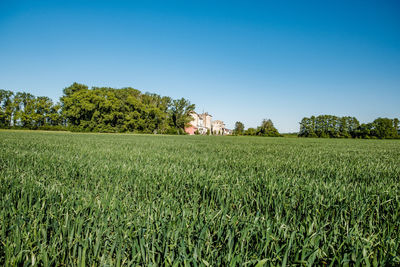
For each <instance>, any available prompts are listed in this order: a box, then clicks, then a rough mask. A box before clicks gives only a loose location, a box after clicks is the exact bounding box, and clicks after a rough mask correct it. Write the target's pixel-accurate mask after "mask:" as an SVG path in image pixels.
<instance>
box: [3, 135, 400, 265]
mask: <svg viewBox="0 0 400 267" xmlns="http://www.w3.org/2000/svg"><path fill="white" fill-rule="evenodd" d="M399 226H400V142H399V141H396V140H393V141H390V140H331V139H297V138H258V137H205V136H151V135H129V134H125V135H123V134H121V135H120V134H76V133H65V132H64V133H48V132H23V131H14V132H12V131H0V265H5V264H8V265H10V266H14V265H18V264H21V263H25V264H26V265H31V264H39V265H66V266H70V265H82V264H83V263H86V264H87V265H89V266H98V265H104V264H106V265H107V264H108V265H137V264H139V265H173V264H176V263H178V264H180V265H183V264H187V265H188V266H196V265H212V266H218V265H238V266H239V265H250V266H253V265H256V264H257V263H260V264H262V263H265V264H266V265H285V264H287V265H291V264H298V265H312V264H325V263H326V264H332V265H345V264H350V265H353V264H362V265H368V264H370V265H375V264H383V265H384V264H386V265H390V264H392V265H398V264H400V245H399V244H400V240H399V236H400V234H399Z"/></svg>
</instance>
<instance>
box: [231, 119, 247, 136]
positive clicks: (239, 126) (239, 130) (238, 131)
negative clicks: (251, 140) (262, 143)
mask: <svg viewBox="0 0 400 267" xmlns="http://www.w3.org/2000/svg"><path fill="white" fill-rule="evenodd" d="M233 134H234V135H243V134H244V124H243V123H242V122H240V121H237V122H236V123H235V129H233Z"/></svg>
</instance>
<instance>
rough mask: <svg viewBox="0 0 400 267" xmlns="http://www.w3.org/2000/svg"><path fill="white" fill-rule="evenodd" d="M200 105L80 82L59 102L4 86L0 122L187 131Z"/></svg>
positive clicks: (106, 129) (20, 125) (7, 125)
mask: <svg viewBox="0 0 400 267" xmlns="http://www.w3.org/2000/svg"><path fill="white" fill-rule="evenodd" d="M194 109H195V105H194V104H191V103H190V102H189V101H188V100H186V99H184V98H181V99H172V98H171V97H167V96H160V95H157V94H151V93H142V92H141V91H139V90H137V89H134V88H130V87H128V88H122V89H115V88H110V87H92V88H90V89H89V87H88V86H86V85H84V84H79V83H74V84H72V85H71V86H69V87H67V88H65V89H64V90H63V96H62V97H61V98H60V102H59V103H53V101H52V100H51V99H50V98H48V97H35V96H33V95H31V94H29V93H24V92H17V93H13V92H12V91H6V90H0V127H1V128H16V127H18V128H27V129H67V130H72V131H87V132H138V133H165V134H183V133H184V128H185V125H186V124H187V123H188V122H189V121H190V112H192V111H194Z"/></svg>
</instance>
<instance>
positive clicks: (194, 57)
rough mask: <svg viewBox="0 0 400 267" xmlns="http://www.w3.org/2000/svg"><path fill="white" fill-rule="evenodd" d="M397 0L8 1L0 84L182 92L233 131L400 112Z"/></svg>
mask: <svg viewBox="0 0 400 267" xmlns="http://www.w3.org/2000/svg"><path fill="white" fill-rule="evenodd" d="M399 14H400V1H383V0H379V1H367V0H363V1H349V0H346V1H337V0H335V1H244V0H243V1H233V0H230V1H217V0H213V1H208V0H201V1H188V0H185V1H167V0H163V1H155V0H154V1H116V0H113V1H75V0H68V1H56V0H53V1H39V0H35V1H22V0H18V1H17V0H15V1H9V0H0V88H2V89H7V90H12V91H26V92H30V93H32V94H34V95H37V96H41V95H46V96H49V97H51V98H52V99H53V100H58V98H59V97H60V96H61V94H62V89H63V88H64V87H66V86H69V85H70V84H72V83H73V82H74V81H76V82H79V83H84V84H87V85H89V86H110V87H115V88H120V87H128V86H131V87H134V88H137V89H140V90H142V91H144V92H146V91H147V92H152V93H158V94H161V95H167V96H171V97H173V98H180V97H185V98H188V99H189V100H190V101H191V102H192V103H195V104H196V107H197V111H198V112H202V111H203V110H204V111H208V112H209V113H211V114H212V115H213V117H214V119H220V120H223V121H225V122H226V124H227V125H228V126H229V127H233V125H234V123H235V121H242V122H243V123H244V124H245V127H246V128H247V127H256V126H257V125H259V124H260V122H261V120H262V119H263V118H270V119H272V121H273V122H274V124H275V126H277V128H278V130H280V131H281V132H295V131H298V128H299V127H298V123H299V121H300V120H301V118H302V117H304V116H311V115H313V114H314V115H319V114H332V115H338V116H344V115H351V116H356V117H357V118H358V119H359V120H360V121H361V122H367V121H372V120H373V119H375V118H377V117H391V118H393V117H400V101H399V100H400V15H399Z"/></svg>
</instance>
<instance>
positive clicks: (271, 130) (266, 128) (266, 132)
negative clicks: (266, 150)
mask: <svg viewBox="0 0 400 267" xmlns="http://www.w3.org/2000/svg"><path fill="white" fill-rule="evenodd" d="M257 135H260V136H270V137H278V136H281V135H280V133H279V132H278V130H277V129H276V128H275V127H274V124H273V123H272V121H271V120H270V119H264V120H263V121H262V122H261V126H259V127H258V128H257Z"/></svg>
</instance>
